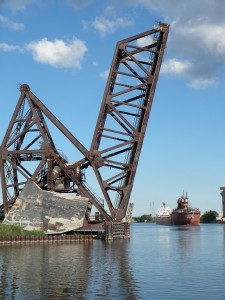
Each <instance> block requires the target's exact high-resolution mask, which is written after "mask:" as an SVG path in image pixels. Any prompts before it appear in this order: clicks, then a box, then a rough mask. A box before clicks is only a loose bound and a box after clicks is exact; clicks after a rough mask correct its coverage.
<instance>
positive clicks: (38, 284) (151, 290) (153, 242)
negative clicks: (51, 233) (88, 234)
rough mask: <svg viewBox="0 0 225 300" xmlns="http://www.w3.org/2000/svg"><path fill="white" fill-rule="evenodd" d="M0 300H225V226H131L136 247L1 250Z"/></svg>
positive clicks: (128, 243) (102, 244)
mask: <svg viewBox="0 0 225 300" xmlns="http://www.w3.org/2000/svg"><path fill="white" fill-rule="evenodd" d="M0 297H1V299H19V300H21V299H29V300H32V299H88V300H89V299H90V300H91V299H104V300H106V299H129V300H132V299H154V300H158V299H163V300H170V299H173V300H174V299H175V300H190V299H191V300H195V299H196V300H197V299H198V300H202V299H204V300H208V299H210V300H224V299H225V225H223V224H201V225H200V226H197V227H186V226H162V225H155V224H146V223H144V224H143V223H142V224H132V225H131V237H130V239H129V240H116V241H111V242H106V241H103V240H94V241H93V242H89V243H88V242H87V243H77V244H51V245H23V246H20V245H18V246H1V247H0Z"/></svg>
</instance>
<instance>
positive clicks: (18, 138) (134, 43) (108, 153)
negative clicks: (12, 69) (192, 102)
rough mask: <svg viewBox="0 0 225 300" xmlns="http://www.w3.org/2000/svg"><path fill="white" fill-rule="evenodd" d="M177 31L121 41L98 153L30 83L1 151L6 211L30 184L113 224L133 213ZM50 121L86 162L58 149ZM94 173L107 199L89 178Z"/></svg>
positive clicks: (96, 139)
mask: <svg viewBox="0 0 225 300" xmlns="http://www.w3.org/2000/svg"><path fill="white" fill-rule="evenodd" d="M168 32H169V26H168V25H167V24H164V23H159V24H158V25H157V26H156V27H155V28H154V29H152V30H149V31H147V32H144V33H141V34H138V35H136V36H133V37H131V38H127V39H124V40H122V41H120V42H118V43H117V45H116V49H115V54H114V57H113V60H112V65H111V69H110V72H109V76H108V81H107V84H106V88H105V92H104V96H103V100H102V105H101V108H100V112H99V116H98V120H97V124H96V128H95V131H94V135H93V140H92V143H91V147H90V149H89V150H88V149H86V148H85V147H84V146H83V145H82V144H81V143H80V142H79V141H78V140H77V139H76V138H75V137H74V136H73V134H72V133H71V132H70V131H69V130H68V129H67V128H66V127H65V126H64V125H63V124H62V123H61V122H60V121H59V120H58V119H57V118H56V117H55V116H54V115H53V114H52V113H51V112H50V110H48V108H47V107H46V106H45V105H44V104H43V103H42V102H41V101H40V100H39V99H38V98H37V97H36V96H35V95H34V94H33V93H32V92H31V90H30V87H29V86H28V85H27V84H23V85H21V87H20V91H21V95H20V98H19V101H18V103H17V106H16V108H15V111H14V114H13V116H12V119H11V121H10V124H9V127H8V129H7V131H6V134H5V137H4V139H3V142H2V145H1V148H0V154H1V155H0V170H1V184H2V195H3V207H2V208H3V209H4V212H5V213H7V212H8V210H9V208H10V207H11V206H12V205H13V203H14V201H15V199H16V198H17V197H18V195H19V193H20V191H21V189H22V188H23V187H24V185H25V183H26V181H27V180H29V179H31V180H33V181H35V182H36V183H37V184H38V185H39V186H40V188H42V189H45V190H49V191H58V192H76V193H78V194H80V195H82V196H86V197H88V198H89V201H90V204H91V205H94V206H95V208H96V209H97V210H98V211H99V213H100V214H101V215H102V216H103V218H104V219H105V220H106V221H121V220H122V219H123V218H124V217H125V215H126V211H127V207H128V203H129V199H130V195H131V191H132V187H133V182H134V177H135V173H136V169H137V165H138V160H139V156H140V153H141V148H142V144H143V140H144V136H145V132H146V127H147V122H148V119H149V114H150V111H151V106H152V102H153V97H154V92H155V88H156V84H157V80H158V75H159V71H160V67H161V63H162V59H163V55H164V51H165V47H166V42H167V37H168ZM46 118H47V119H48V120H50V121H51V122H52V123H53V124H54V125H55V126H56V127H57V128H58V129H59V130H60V131H61V132H62V133H63V134H64V135H65V136H66V137H67V139H68V140H69V141H70V142H72V144H73V145H74V146H75V147H76V148H77V149H78V150H79V151H80V153H81V154H82V156H83V158H82V159H81V160H79V161H77V162H76V163H74V164H69V163H68V162H67V160H66V159H65V158H64V157H62V155H61V154H60V153H59V152H58V151H57V149H56V146H55V144H54V141H53V139H52V136H51V134H50V131H49V129H48V126H47V122H46ZM87 168H92V169H93V171H94V174H95V176H96V178H97V182H98V185H99V189H100V191H101V193H102V195H103V196H102V197H101V198H100V197H98V196H97V195H96V193H95V192H93V190H92V189H91V188H90V187H89V185H88V184H87V183H86V181H85V180H84V177H83V171H84V170H85V169H87Z"/></svg>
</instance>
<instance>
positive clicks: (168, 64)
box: [161, 58, 191, 75]
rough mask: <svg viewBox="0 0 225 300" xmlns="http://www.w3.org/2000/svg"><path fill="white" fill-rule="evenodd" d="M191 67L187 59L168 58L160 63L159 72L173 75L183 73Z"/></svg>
mask: <svg viewBox="0 0 225 300" xmlns="http://www.w3.org/2000/svg"><path fill="white" fill-rule="evenodd" d="M190 68H191V63H190V62H189V61H180V60H178V59H175V58H173V59H168V60H166V61H165V62H164V63H163V64H162V68H161V72H162V73H167V74H174V75H185V74H187V72H188V71H189V70H190Z"/></svg>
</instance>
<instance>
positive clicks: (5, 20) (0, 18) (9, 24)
mask: <svg viewBox="0 0 225 300" xmlns="http://www.w3.org/2000/svg"><path fill="white" fill-rule="evenodd" d="M0 24H1V25H3V26H5V27H7V28H9V29H12V30H22V29H24V24H22V23H16V22H13V21H12V20H10V19H9V18H7V17H4V16H2V15H0Z"/></svg>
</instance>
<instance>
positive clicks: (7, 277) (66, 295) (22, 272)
mask: <svg viewBox="0 0 225 300" xmlns="http://www.w3.org/2000/svg"><path fill="white" fill-rule="evenodd" d="M128 243H129V240H125V241H124V240H121V241H114V242H111V243H105V242H104V241H94V242H93V244H90V243H88V244H70V245H68V244H64V245H35V246H34V245H25V246H4V247H1V250H0V255H1V256H0V257H1V287H0V292H1V295H2V297H3V298H2V299H40V297H41V299H107V297H108V295H111V296H110V297H112V298H114V296H115V298H116V297H117V296H118V295H121V296H123V295H124V297H125V299H126V296H127V295H129V296H130V297H131V298H130V299H138V296H137V292H138V288H137V284H136V282H135V280H134V278H133V271H132V269H131V268H130V266H129V262H128V259H129V256H128V255H127V250H126V248H127V244H128Z"/></svg>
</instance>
